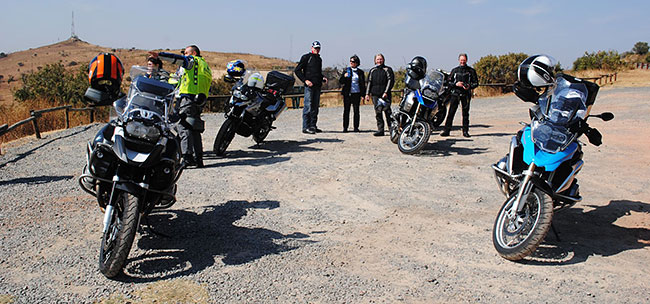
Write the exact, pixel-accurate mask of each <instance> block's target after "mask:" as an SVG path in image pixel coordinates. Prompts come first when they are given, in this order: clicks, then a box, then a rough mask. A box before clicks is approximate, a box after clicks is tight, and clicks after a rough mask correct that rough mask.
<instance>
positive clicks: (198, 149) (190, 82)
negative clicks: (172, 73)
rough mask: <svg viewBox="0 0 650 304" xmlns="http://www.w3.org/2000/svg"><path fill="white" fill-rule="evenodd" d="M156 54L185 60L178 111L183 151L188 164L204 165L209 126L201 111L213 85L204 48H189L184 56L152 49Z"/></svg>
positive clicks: (153, 54) (181, 60)
mask: <svg viewBox="0 0 650 304" xmlns="http://www.w3.org/2000/svg"><path fill="white" fill-rule="evenodd" d="M150 54H151V55H152V56H154V57H160V58H161V59H163V60H165V61H169V62H172V64H175V63H177V62H178V63H181V68H182V72H183V75H182V76H181V82H180V87H179V93H180V102H178V103H177V104H178V105H180V108H179V109H178V114H179V116H180V121H179V123H178V125H177V128H178V133H179V136H180V138H181V151H182V153H183V158H184V159H185V162H186V164H187V165H188V166H196V167H198V168H202V167H203V143H202V139H201V133H203V130H204V129H205V125H204V122H203V120H201V111H202V110H203V105H204V104H205V100H206V98H207V96H208V92H209V91H210V85H211V84H212V71H211V70H210V66H208V63H207V62H205V59H203V57H201V51H200V50H199V48H198V47H197V46H196V45H190V46H188V47H186V48H185V51H184V52H183V55H184V56H183V55H177V54H172V53H165V52H160V53H156V52H150Z"/></svg>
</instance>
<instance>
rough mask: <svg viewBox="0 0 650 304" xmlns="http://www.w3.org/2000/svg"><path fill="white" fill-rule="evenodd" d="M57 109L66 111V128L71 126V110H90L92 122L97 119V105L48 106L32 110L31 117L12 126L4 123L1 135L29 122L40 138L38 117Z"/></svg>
mask: <svg viewBox="0 0 650 304" xmlns="http://www.w3.org/2000/svg"><path fill="white" fill-rule="evenodd" d="M55 111H64V112H65V128H66V129H68V128H70V115H69V112H71V111H72V112H74V111H88V112H89V113H90V115H89V120H90V123H93V122H94V121H95V107H86V108H73V107H72V106H59V107H53V108H48V109H42V110H32V111H30V112H29V113H30V117H29V118H26V119H23V120H21V121H19V122H16V123H14V124H12V125H11V126H9V125H7V124H4V125H1V126H0V136H2V135H5V134H7V133H9V132H11V131H12V130H13V129H15V128H17V127H19V126H21V125H24V124H27V123H30V122H31V123H32V125H33V126H34V135H36V138H38V139H40V138H41V130H40V128H39V127H38V119H39V118H41V117H42V116H43V113H49V112H55ZM1 149H2V147H0V154H1V153H2V150H1Z"/></svg>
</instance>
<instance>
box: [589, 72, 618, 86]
mask: <svg viewBox="0 0 650 304" xmlns="http://www.w3.org/2000/svg"><path fill="white" fill-rule="evenodd" d="M617 77H618V73H612V74H601V75H600V76H597V77H581V79H584V80H589V81H593V82H596V83H598V85H603V84H608V83H614V81H616V78H617Z"/></svg>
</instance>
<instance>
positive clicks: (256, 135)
mask: <svg viewBox="0 0 650 304" xmlns="http://www.w3.org/2000/svg"><path fill="white" fill-rule="evenodd" d="M270 131H271V126H270V125H264V126H262V127H261V128H260V129H259V130H255V131H253V140H254V141H255V143H257V144H260V143H262V142H263V141H264V139H266V136H267V135H269V132H270Z"/></svg>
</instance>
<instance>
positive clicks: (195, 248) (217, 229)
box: [118, 201, 313, 283]
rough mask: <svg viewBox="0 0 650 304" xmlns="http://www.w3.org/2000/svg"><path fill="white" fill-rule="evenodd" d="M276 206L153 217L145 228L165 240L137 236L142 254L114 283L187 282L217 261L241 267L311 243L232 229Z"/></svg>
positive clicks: (232, 205) (300, 237) (231, 205)
mask: <svg viewBox="0 0 650 304" xmlns="http://www.w3.org/2000/svg"><path fill="white" fill-rule="evenodd" d="M279 206H280V203H279V202H277V201H255V202H247V201H228V202H226V203H225V204H223V205H218V206H209V207H205V208H203V209H199V210H197V211H196V212H193V211H188V210H164V211H160V212H155V213H153V214H151V215H149V217H148V222H149V224H150V225H151V227H152V228H153V229H154V230H155V231H156V232H158V233H160V234H165V235H168V236H169V237H164V236H159V235H155V234H151V233H146V232H145V233H144V234H143V235H141V237H140V238H139V239H138V241H137V243H136V246H137V247H138V248H139V249H141V250H143V251H144V252H145V253H144V254H142V255H140V256H136V257H132V258H130V259H129V260H128V261H127V265H126V266H125V267H124V273H125V274H126V275H122V276H120V278H118V280H122V281H125V282H135V283H140V282H151V281H158V280H164V279H170V278H175V277H180V276H186V275H190V274H195V273H198V272H200V271H203V270H205V269H206V268H208V267H211V266H213V265H214V264H215V261H217V260H221V262H223V263H224V264H226V265H240V264H245V263H248V262H250V261H254V260H256V259H259V258H261V257H263V256H266V255H271V254H279V253H282V252H286V251H290V250H293V249H296V248H298V247H300V246H301V245H303V244H306V243H311V242H313V241H309V240H306V239H307V238H308V237H309V236H308V235H306V234H303V233H299V232H294V233H291V234H286V235H285V234H282V233H280V232H277V231H273V230H269V229H265V228H248V227H243V226H239V225H236V224H235V222H236V221H238V220H240V219H242V218H243V217H245V216H246V215H247V214H248V213H249V211H250V210H252V209H267V210H271V209H275V208H278V207H279ZM145 231H146V230H145Z"/></svg>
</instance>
